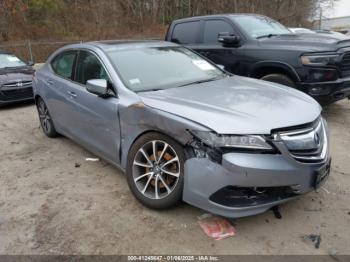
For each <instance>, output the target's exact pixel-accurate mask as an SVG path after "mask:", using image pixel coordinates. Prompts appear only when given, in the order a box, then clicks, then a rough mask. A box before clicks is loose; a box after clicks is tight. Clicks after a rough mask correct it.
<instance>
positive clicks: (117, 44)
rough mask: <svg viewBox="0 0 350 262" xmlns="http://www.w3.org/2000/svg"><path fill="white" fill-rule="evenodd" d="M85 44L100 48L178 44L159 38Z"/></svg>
mask: <svg viewBox="0 0 350 262" xmlns="http://www.w3.org/2000/svg"><path fill="white" fill-rule="evenodd" d="M85 44H88V45H93V46H97V47H100V48H101V49H104V50H106V49H125V48H142V47H166V46H178V45H177V44H174V43H171V42H166V41H161V40H133V39H131V40H130V39H129V40H104V41H94V42H87V43H85Z"/></svg>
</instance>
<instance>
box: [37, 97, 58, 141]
mask: <svg viewBox="0 0 350 262" xmlns="http://www.w3.org/2000/svg"><path fill="white" fill-rule="evenodd" d="M40 103H44V105H45V107H46V108H47V105H46V103H45V101H44V100H43V99H42V98H38V100H37V102H36V106H37V110H38V114H39V112H40V111H39V105H40ZM47 110H49V109H48V108H47ZM49 116H50V120H49V122H50V131H49V132H46V131H45V130H44V128H43V124H42V120H41V119H40V116H39V121H40V126H41V130H42V131H43V132H44V134H45V135H46V136H48V137H50V138H54V137H57V136H58V134H57V132H56V129H55V126H54V124H53V121H52V117H51V115H50V112H49Z"/></svg>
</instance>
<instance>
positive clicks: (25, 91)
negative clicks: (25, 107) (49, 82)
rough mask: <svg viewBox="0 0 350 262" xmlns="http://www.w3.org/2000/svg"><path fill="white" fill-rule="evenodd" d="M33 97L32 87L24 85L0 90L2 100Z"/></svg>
mask: <svg viewBox="0 0 350 262" xmlns="http://www.w3.org/2000/svg"><path fill="white" fill-rule="evenodd" d="M32 97H33V88H32V87H31V86H30V87H26V88H20V89H11V90H1V92H0V100H2V101H15V100H22V99H30V98H32Z"/></svg>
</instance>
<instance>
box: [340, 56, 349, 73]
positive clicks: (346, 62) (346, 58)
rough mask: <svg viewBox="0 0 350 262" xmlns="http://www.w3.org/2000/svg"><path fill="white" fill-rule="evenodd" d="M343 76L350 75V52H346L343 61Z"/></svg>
mask: <svg viewBox="0 0 350 262" xmlns="http://www.w3.org/2000/svg"><path fill="white" fill-rule="evenodd" d="M341 71H342V76H343V77H345V76H350V52H347V53H345V55H344V56H343V59H342V61H341Z"/></svg>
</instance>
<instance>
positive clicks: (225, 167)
mask: <svg viewBox="0 0 350 262" xmlns="http://www.w3.org/2000/svg"><path fill="white" fill-rule="evenodd" d="M329 162H330V157H329V155H327V157H326V159H325V160H324V161H322V162H321V163H312V164H310V163H308V164H306V163H300V162H297V161H296V160H294V159H293V158H292V157H290V158H288V157H287V158H286V156H284V155H282V154H248V153H227V154H224V155H223V158H222V164H219V163H215V162H212V161H211V160H210V159H208V158H190V159H188V160H187V161H186V162H185V184H184V192H183V200H184V201H185V202H187V203H189V204H191V205H193V206H196V207H199V208H201V209H204V210H206V211H209V212H211V213H215V214H218V215H221V216H225V217H244V216H250V215H255V214H259V213H262V212H265V211H266V210H268V209H270V208H271V207H273V206H275V205H278V204H281V203H283V202H286V201H288V200H291V199H293V198H295V197H296V196H298V195H300V194H304V193H307V192H310V191H312V190H314V181H315V173H316V171H317V170H319V169H320V168H322V167H323V166H325V165H327V164H329ZM227 186H235V187H243V188H255V187H269V188H271V187H289V188H290V189H291V190H292V191H293V194H286V195H280V196H278V197H277V198H273V199H272V198H266V199H265V200H264V199H262V201H261V200H260V201H255V202H254V201H253V202H252V203H250V204H246V202H242V204H240V205H236V206H232V205H223V204H221V203H217V202H214V201H212V199H211V196H212V195H213V194H214V193H215V192H217V191H218V190H220V189H222V188H225V187H227ZM226 202H227V201H226Z"/></svg>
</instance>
